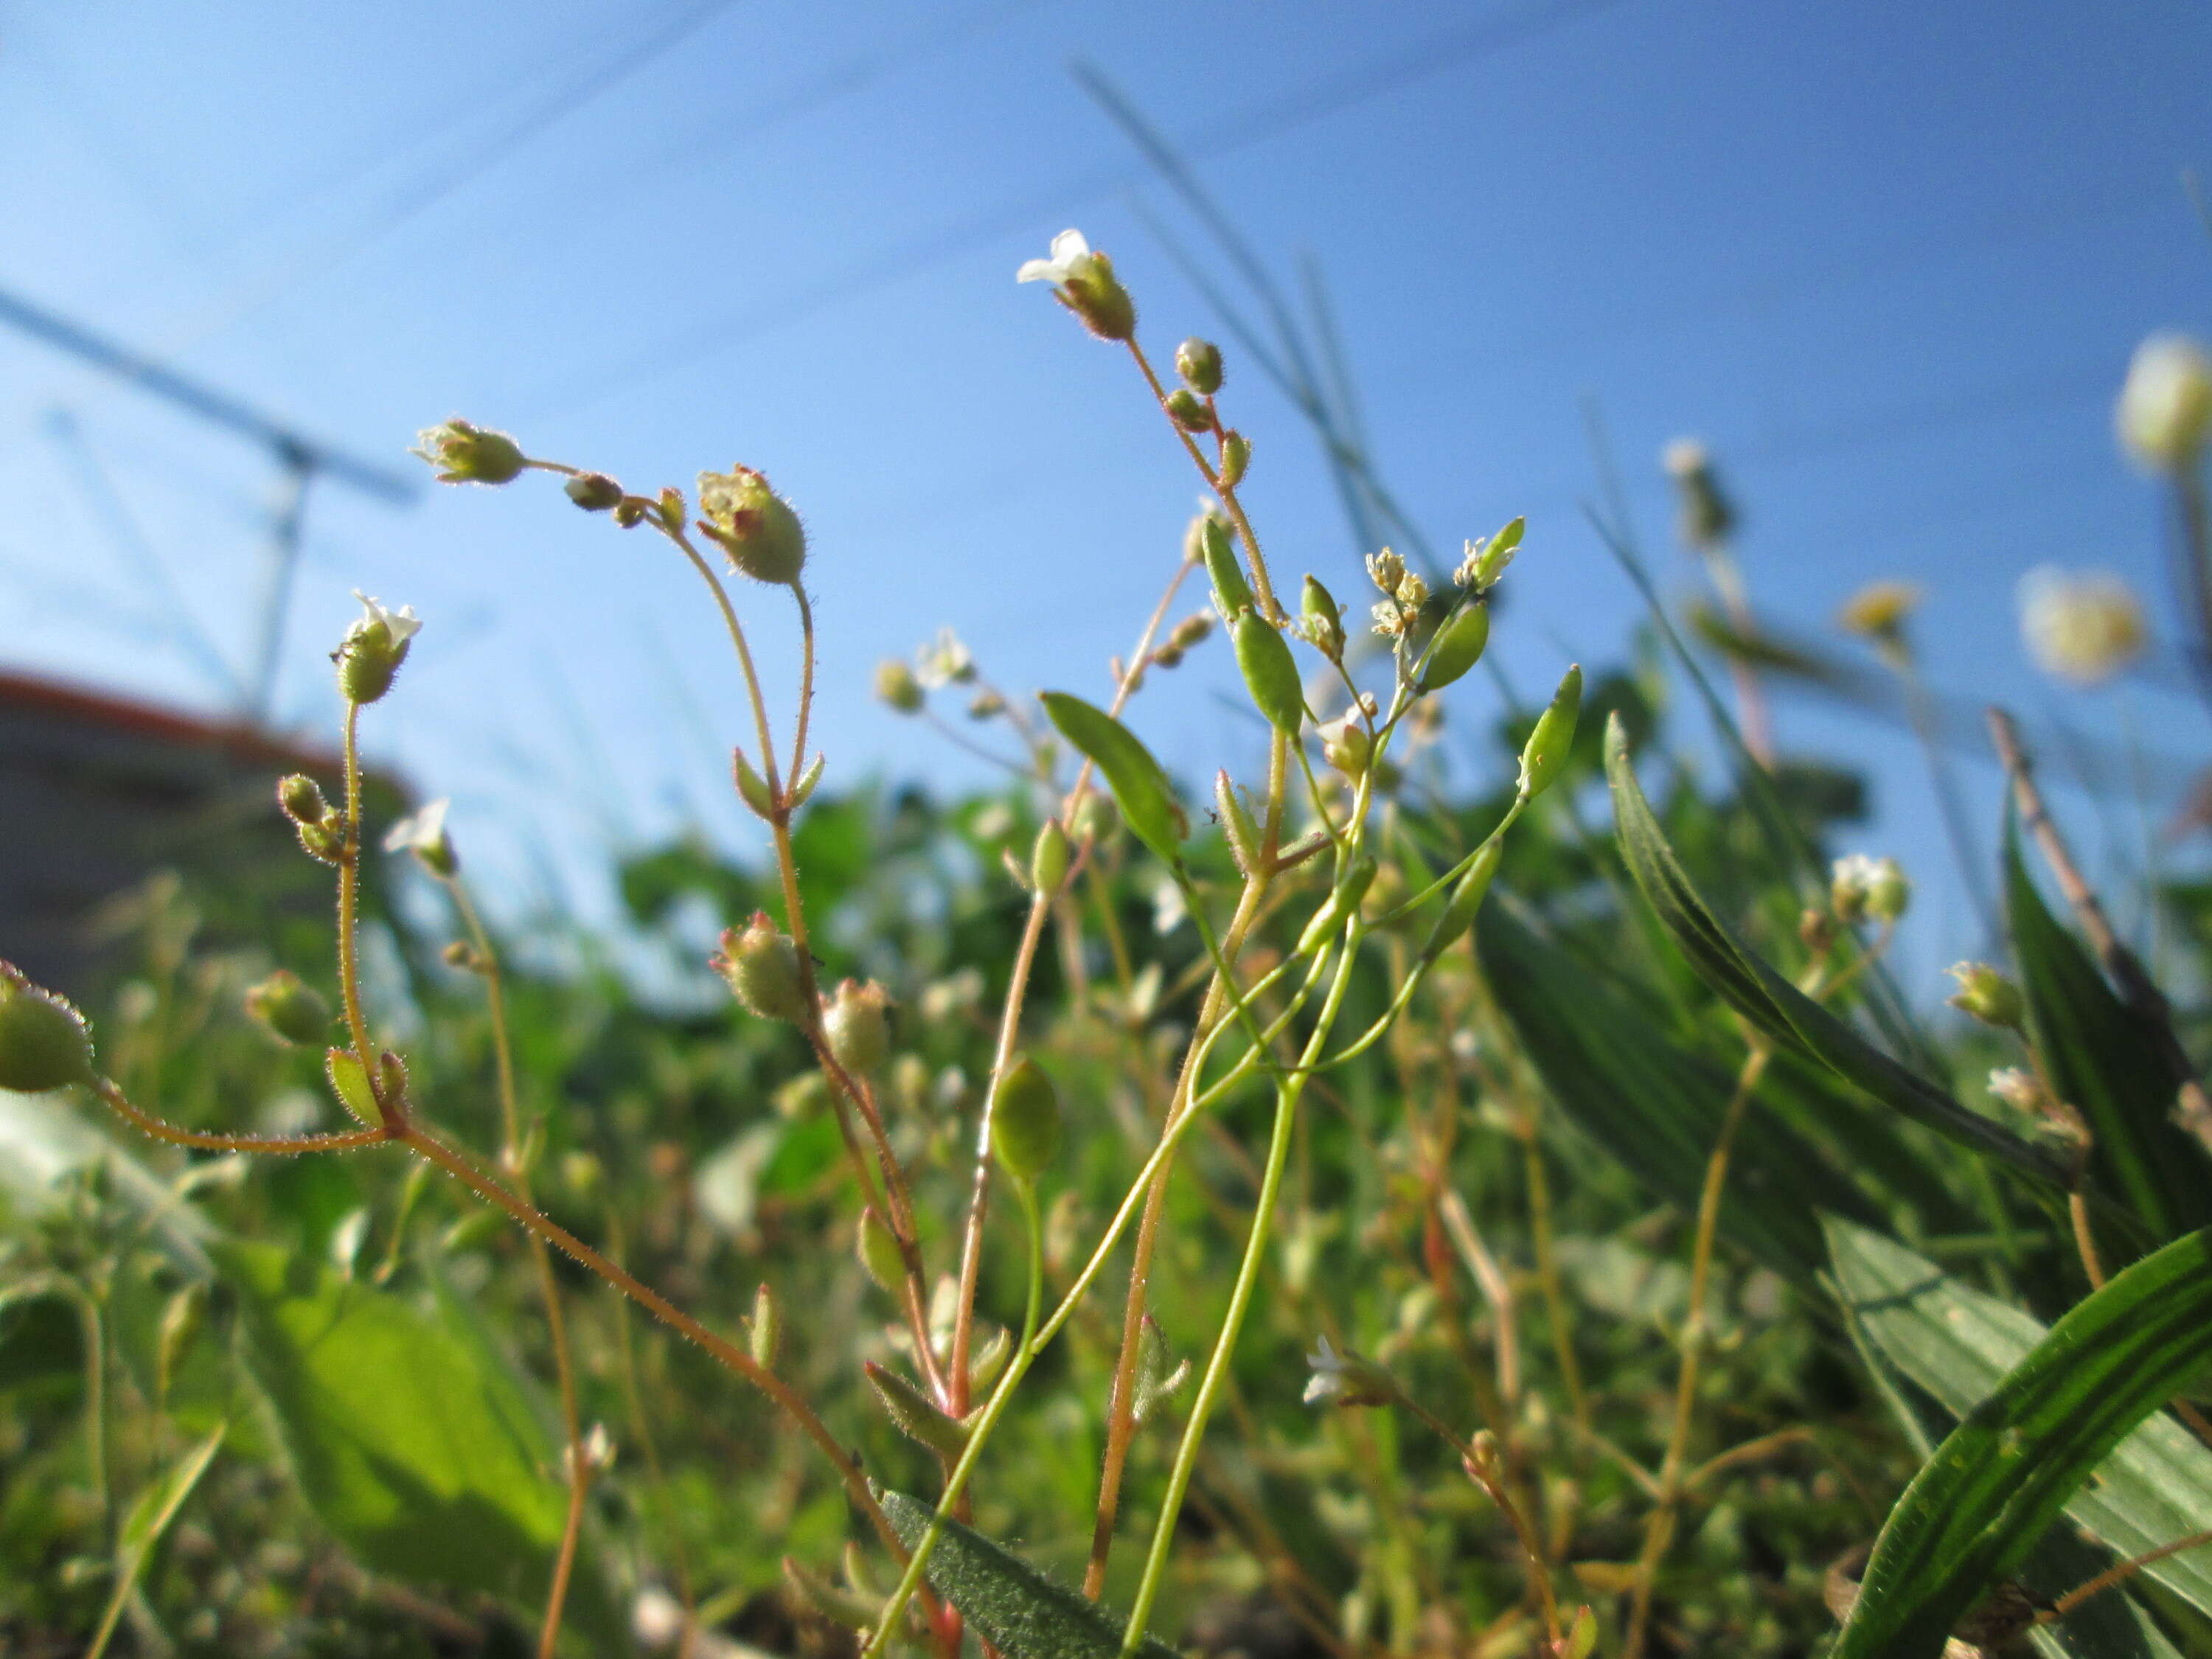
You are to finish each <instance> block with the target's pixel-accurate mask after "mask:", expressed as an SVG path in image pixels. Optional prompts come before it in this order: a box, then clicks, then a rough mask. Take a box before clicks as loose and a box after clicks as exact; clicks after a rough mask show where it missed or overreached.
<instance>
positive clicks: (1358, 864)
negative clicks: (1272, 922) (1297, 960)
mask: <svg viewBox="0 0 2212 1659" xmlns="http://www.w3.org/2000/svg"><path fill="white" fill-rule="evenodd" d="M1377 867H1378V866H1376V862H1375V860H1374V859H1373V858H1372V857H1371V856H1370V855H1369V854H1365V853H1362V854H1360V855H1359V856H1358V858H1356V859H1354V860H1352V863H1351V864H1350V866H1347V867H1346V870H1345V872H1344V875H1343V878H1341V879H1340V881H1338V883H1337V884H1336V890H1334V892H1332V893H1331V894H1330V895H1329V896H1328V901H1327V902H1325V903H1323V904H1322V907H1321V908H1320V909H1318V910H1316V911H1315V912H1314V914H1313V920H1312V921H1309V922H1307V923H1306V925H1305V927H1304V930H1303V931H1302V932H1301V933H1299V934H1298V944H1297V954H1299V955H1300V956H1304V954H1305V953H1306V952H1307V951H1311V950H1314V949H1316V947H1318V946H1319V945H1320V944H1321V943H1322V940H1323V939H1327V938H1328V936H1329V935H1330V934H1331V933H1334V932H1336V930H1337V929H1338V928H1340V927H1343V925H1344V924H1345V921H1346V920H1347V919H1348V918H1349V917H1351V916H1352V915H1354V914H1355V913H1356V912H1357V911H1358V908H1359V902H1360V901H1361V900H1362V899H1364V898H1365V897H1366V896H1367V890H1368V889H1369V888H1370V887H1372V886H1373V885H1374V884H1375V872H1376V868H1377Z"/></svg>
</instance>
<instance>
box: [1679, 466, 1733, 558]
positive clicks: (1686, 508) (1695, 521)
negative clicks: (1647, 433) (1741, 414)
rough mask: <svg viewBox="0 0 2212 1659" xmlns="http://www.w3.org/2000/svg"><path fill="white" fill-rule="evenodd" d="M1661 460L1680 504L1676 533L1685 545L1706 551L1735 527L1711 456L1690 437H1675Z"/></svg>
mask: <svg viewBox="0 0 2212 1659" xmlns="http://www.w3.org/2000/svg"><path fill="white" fill-rule="evenodd" d="M1665 459H1666V465H1667V471H1668V472H1669V473H1670V474H1672V475H1673V477H1674V488H1675V489H1676V490H1677V491H1678V492H1679V493H1680V501H1681V511H1680V518H1679V519H1678V520H1676V532H1677V533H1678V534H1679V535H1680V537H1681V538H1682V542H1683V544H1684V545H1685V546H1686V547H1691V548H1694V549H1695V550H1698V551H1699V552H1700V553H1705V552H1710V551H1711V550H1713V549H1715V548H1717V547H1719V546H1720V545H1721V544H1723V543H1724V542H1725V541H1727V540H1728V538H1729V532H1730V531H1732V530H1733V529H1735V507H1732V506H1731V505H1730V504H1729V498H1728V496H1727V495H1725V494H1723V491H1722V489H1721V483H1720V478H1719V477H1718V475H1717V474H1716V473H1715V472H1714V471H1713V462H1712V457H1711V456H1710V455H1708V454H1707V453H1705V446H1704V445H1703V444H1701V443H1699V442H1698V441H1697V440H1695V439H1694V438H1677V439H1676V440H1675V441H1674V442H1673V443H1671V444H1668V446H1667V453H1666V458H1665Z"/></svg>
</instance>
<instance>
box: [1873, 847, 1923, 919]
mask: <svg viewBox="0 0 2212 1659" xmlns="http://www.w3.org/2000/svg"><path fill="white" fill-rule="evenodd" d="M1911 902H1912V884H1911V882H1910V881H1908V880H1907V879H1906V878H1905V866H1903V865H1901V864H1899V862H1898V861H1897V860H1895V859H1877V860H1875V866H1874V878H1873V879H1872V880H1870V881H1869V882H1868V883H1867V890H1866V908H1867V915H1870V916H1872V917H1873V918H1874V919H1875V921H1881V922H1893V921H1897V920H1898V919H1899V917H1901V916H1902V915H1904V914H1905V906H1906V905H1908V904H1910V903H1911Z"/></svg>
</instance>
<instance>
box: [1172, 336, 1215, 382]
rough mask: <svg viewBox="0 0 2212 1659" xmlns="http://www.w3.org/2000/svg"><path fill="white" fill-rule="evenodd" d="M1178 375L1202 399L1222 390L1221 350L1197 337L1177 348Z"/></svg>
mask: <svg viewBox="0 0 2212 1659" xmlns="http://www.w3.org/2000/svg"><path fill="white" fill-rule="evenodd" d="M1176 374H1180V375H1182V383H1183V384H1184V385H1185V386H1188V387H1189V388H1190V389H1191V390H1192V391H1193V392H1196V393H1198V395H1199V396H1200V397H1201V398H1211V397H1212V395H1213V394H1214V393H1215V392H1218V391H1220V390H1221V348H1220V347H1219V346H1218V345H1216V344H1214V343H1213V342H1212V341H1211V340H1201V339H1200V338H1199V337H1197V336H1196V335H1193V336H1192V337H1190V338H1189V339H1188V340H1185V341H1184V342H1183V343H1182V344H1181V345H1179V346H1177V347H1176Z"/></svg>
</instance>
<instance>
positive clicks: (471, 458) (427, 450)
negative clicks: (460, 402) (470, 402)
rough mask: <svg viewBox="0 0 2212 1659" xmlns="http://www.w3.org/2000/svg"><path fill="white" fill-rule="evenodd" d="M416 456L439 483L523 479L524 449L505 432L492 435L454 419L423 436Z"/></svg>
mask: <svg viewBox="0 0 2212 1659" xmlns="http://www.w3.org/2000/svg"><path fill="white" fill-rule="evenodd" d="M414 453H416V454H417V455H419V456H421V457H422V459H424V460H426V461H428V462H429V463H430V465H433V466H435V467H439V468H441V469H443V470H442V471H440V472H439V474H438V482H439V483H482V484H503V483H513V482H514V480H515V479H517V478H519V477H521V476H522V469H523V466H524V465H525V460H526V458H525V456H524V455H523V453H522V449H521V447H520V445H519V444H517V443H516V442H515V441H514V440H513V439H512V438H510V437H508V436H507V434H505V433H504V432H493V431H490V430H488V429H487V428H483V427H480V426H471V425H470V424H469V422H466V421H464V420H460V419H459V418H455V419H453V420H450V421H447V422H446V423H445V424H444V425H443V426H434V427H431V428H428V430H427V431H425V432H424V433H423V434H422V447H421V448H420V449H418V450H416V451H415V452H414Z"/></svg>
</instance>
